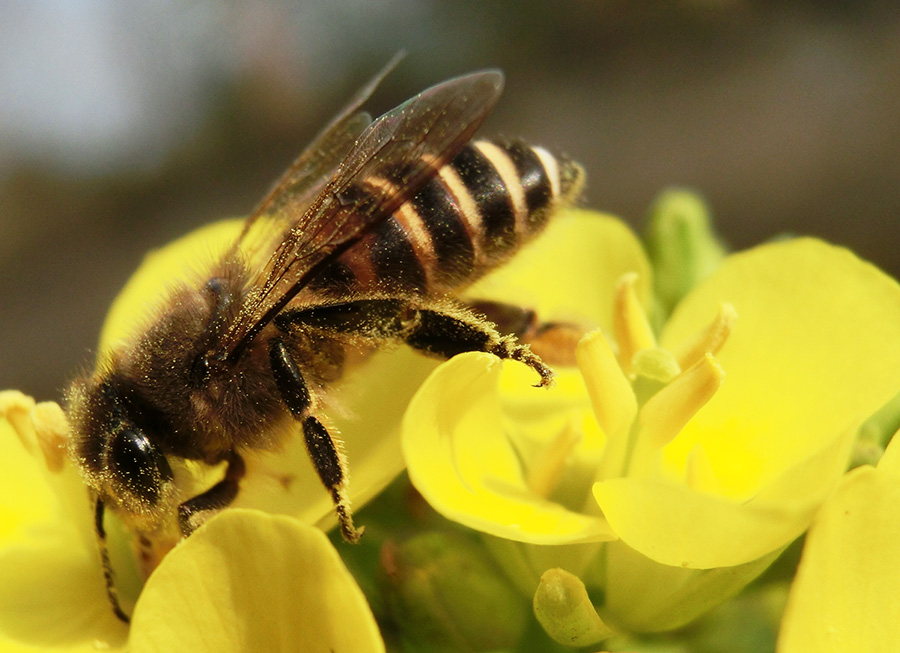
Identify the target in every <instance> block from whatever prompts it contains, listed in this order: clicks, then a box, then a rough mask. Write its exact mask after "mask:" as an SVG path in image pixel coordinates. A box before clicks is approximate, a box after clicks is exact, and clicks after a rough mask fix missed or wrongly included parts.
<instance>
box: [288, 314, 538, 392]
mask: <svg viewBox="0 0 900 653" xmlns="http://www.w3.org/2000/svg"><path fill="white" fill-rule="evenodd" d="M275 323H276V324H277V325H278V326H279V328H282V329H286V328H289V325H290V324H304V325H307V326H312V327H317V328H321V329H327V330H329V331H332V332H338V333H351V334H356V335H359V336H363V337H368V338H375V339H398V340H402V341H404V342H406V344H408V345H409V346H410V347H412V348H414V349H418V350H419V351H422V352H425V353H428V354H432V355H435V356H440V357H442V358H450V357H451V356H455V355H456V354H461V353H463V352H467V351H484V352H488V353H490V354H494V355H495V356H499V357H500V358H510V359H512V360H517V361H521V362H522V363H525V364H526V365H528V366H529V367H531V368H532V369H534V371H536V372H537V373H538V374H539V375H540V377H541V381H540V383H538V384H537V385H538V386H546V385H549V384H550V382H551V380H552V379H553V372H552V371H551V370H550V368H549V367H547V366H546V365H545V364H544V362H543V361H542V360H541V359H540V357H539V356H538V355H536V354H534V353H533V352H532V351H531V349H530V348H529V347H528V345H523V344H521V343H520V342H519V341H518V340H517V339H516V337H515V336H514V335H506V336H502V335H500V334H499V333H498V332H497V329H496V327H495V326H494V325H493V324H492V323H491V322H489V321H488V320H486V319H484V318H482V317H480V316H478V315H477V314H476V313H474V312H473V311H471V310H469V309H467V308H465V307H463V306H459V305H456V304H450V303H449V302H435V303H419V302H418V301H416V300H407V299H360V300H357V301H353V302H347V303H344V304H333V305H330V306H317V307H314V308H308V309H298V310H294V311H286V312H284V313H282V314H281V315H279V316H278V317H277V318H276V319H275Z"/></svg>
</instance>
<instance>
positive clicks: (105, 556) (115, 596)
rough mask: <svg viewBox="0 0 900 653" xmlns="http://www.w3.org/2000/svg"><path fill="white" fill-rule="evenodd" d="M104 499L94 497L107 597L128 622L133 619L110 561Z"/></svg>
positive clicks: (116, 612)
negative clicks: (124, 607) (122, 603)
mask: <svg viewBox="0 0 900 653" xmlns="http://www.w3.org/2000/svg"><path fill="white" fill-rule="evenodd" d="M103 509H104V503H103V499H101V498H100V497H96V498H95V499H94V529H95V531H96V533H97V545H98V547H99V548H100V564H101V565H103V580H104V581H106V598H108V599H109V604H110V605H111V606H112V610H113V613H115V615H116V616H117V617H118V618H119V619H121V620H122V621H124V622H125V623H126V624H127V623H129V622H130V621H131V619H130V618H129V616H128V615H127V614H125V611H124V610H122V606H121V605H120V604H119V593H118V592H117V591H116V579H115V576H114V574H113V568H112V564H111V563H110V561H109V547H107V546H106V527H105V526H104V525H103Z"/></svg>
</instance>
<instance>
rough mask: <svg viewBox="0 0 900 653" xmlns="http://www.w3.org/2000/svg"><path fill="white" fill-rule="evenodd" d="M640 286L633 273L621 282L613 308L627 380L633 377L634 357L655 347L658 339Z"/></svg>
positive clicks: (620, 362)
mask: <svg viewBox="0 0 900 653" xmlns="http://www.w3.org/2000/svg"><path fill="white" fill-rule="evenodd" d="M637 282H638V275H637V274H636V273H633V272H632V273H629V274H626V275H624V276H623V277H622V278H621V279H619V282H618V283H617V284H616V296H615V303H614V305H613V330H614V335H615V338H616V342H617V343H618V344H619V364H620V365H621V366H622V369H623V370H624V371H625V374H626V375H628V376H631V374H632V358H633V357H634V355H635V354H636V353H637V352H639V351H640V350H642V349H650V348H653V347H656V337H655V336H654V335H653V329H652V328H651V327H650V322H649V320H648V319H647V313H646V311H644V307H643V306H641V302H640V300H639V299H638V296H637V291H636V290H635V286H636V285H637Z"/></svg>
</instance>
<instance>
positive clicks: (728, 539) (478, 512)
mask: <svg viewBox="0 0 900 653" xmlns="http://www.w3.org/2000/svg"><path fill="white" fill-rule="evenodd" d="M525 254H527V256H524V257H522V258H521V259H519V260H517V261H515V262H514V263H513V264H512V265H511V266H509V267H508V268H506V269H504V270H503V271H502V274H503V275H504V277H503V279H500V280H489V282H487V283H485V284H484V285H482V287H481V288H476V289H474V290H473V296H475V295H476V293H478V296H480V295H483V294H485V293H486V294H488V295H489V298H492V297H493V298H500V297H504V296H506V297H509V296H510V295H506V294H505V289H504V286H503V283H505V281H506V280H509V279H516V278H517V276H518V275H522V276H523V278H527V279H528V281H527V282H526V284H522V283H518V284H517V285H516V287H515V288H514V293H513V295H512V297H513V301H516V302H520V303H522V304H524V305H526V306H535V307H536V308H537V310H538V314H539V315H541V317H542V318H543V319H544V320H547V321H549V322H554V321H576V322H579V323H582V324H587V325H590V326H595V327H599V328H598V329H597V330H595V331H593V332H591V333H590V334H589V335H587V336H586V337H585V338H584V339H582V341H581V342H580V343H579V345H578V348H577V351H576V354H577V361H578V365H577V369H575V368H568V369H567V368H559V367H558V368H557V372H558V377H557V384H556V387H554V388H551V389H550V390H549V391H546V392H542V391H538V390H535V389H533V388H530V387H529V385H530V383H533V380H532V379H531V377H530V376H529V371H528V370H526V369H521V367H522V366H519V365H517V364H516V363H500V362H499V361H497V360H496V359H494V358H492V357H490V356H486V355H481V354H466V355H462V356H459V357H457V358H455V359H453V360H451V361H449V362H448V363H445V364H444V365H442V366H441V367H439V368H438V369H437V370H436V371H435V372H434V373H433V374H432V375H431V376H430V377H429V379H428V380H427V381H426V383H425V384H424V385H423V386H422V388H421V389H420V390H419V391H418V393H417V394H416V396H415V398H414V400H413V402H412V403H411V405H410V407H409V409H408V410H407V413H406V416H405V419H404V434H403V446H404V454H405V456H406V460H407V464H408V467H409V473H410V478H411V479H412V481H413V483H414V484H415V485H416V487H417V488H418V489H419V490H420V492H422V494H423V495H424V496H425V498H426V499H427V500H428V501H429V502H430V503H431V504H432V505H433V506H434V507H435V508H437V510H438V511H439V512H441V513H442V514H444V515H445V516H447V517H449V518H451V519H454V520H456V521H459V522H460V523H463V524H465V525H467V526H470V527H472V528H475V529H479V530H482V531H484V532H485V533H488V534H490V535H492V536H495V538H496V539H491V540H489V542H488V543H489V546H490V547H491V548H492V549H493V550H494V551H495V552H496V553H497V555H498V557H499V559H500V561H501V562H502V563H503V564H505V565H506V567H507V569H508V570H509V571H510V573H511V574H512V575H513V577H515V578H518V579H519V585H520V587H521V588H522V589H523V590H526V591H528V592H534V591H535V588H537V587H538V586H539V583H540V577H541V574H542V573H543V572H544V571H545V570H547V569H551V568H554V567H561V568H563V569H565V570H566V571H567V572H571V573H572V574H575V575H577V576H579V577H581V578H582V579H583V580H584V583H585V584H586V585H587V587H588V589H589V590H590V589H593V590H600V591H601V593H602V596H603V597H604V600H603V603H602V605H599V606H597V608H598V609H599V611H600V615H601V616H602V617H603V619H604V620H605V621H606V622H608V623H610V624H612V625H613V626H615V627H616V628H618V629H619V630H630V631H658V630H665V629H670V628H675V627H678V626H680V625H682V624H684V623H686V622H687V621H690V620H691V619H693V618H695V617H696V616H698V615H699V614H701V613H702V612H704V611H705V610H707V609H708V608H710V607H712V606H713V605H715V604H716V603H719V602H721V601H722V600H723V599H725V598H727V597H728V596H730V595H732V594H734V593H735V592H737V591H738V590H739V589H740V588H742V587H743V586H744V585H745V584H746V583H747V582H749V580H751V579H752V578H753V577H755V576H756V575H758V574H759V573H760V572H761V571H762V570H763V569H765V567H766V566H767V565H768V564H769V563H770V562H771V561H772V560H773V559H774V558H775V556H777V554H778V553H779V552H780V551H781V550H782V549H783V548H784V547H785V546H786V545H787V544H789V543H790V542H791V541H792V540H794V539H795V538H796V537H797V536H798V535H799V534H801V533H802V532H803V531H804V530H805V529H806V528H807V526H808V525H809V523H810V520H811V519H812V516H813V514H814V513H815V511H816V509H817V508H818V507H819V505H820V504H821V503H822V501H823V500H824V498H825V497H826V496H827V495H828V493H829V492H830V491H831V490H832V488H833V486H834V484H835V483H836V482H837V480H838V479H839V477H840V475H841V474H842V472H843V470H844V469H845V467H846V464H847V460H848V456H849V452H850V449H851V446H852V442H853V437H854V434H855V432H856V429H857V428H858V426H859V424H860V423H861V421H862V420H863V419H865V418H866V417H867V416H868V415H869V414H871V413H872V412H873V411H875V410H876V409H877V408H878V407H879V406H880V405H881V404H883V403H884V402H885V401H887V399H889V398H890V397H891V396H892V395H893V394H894V393H896V391H897V389H898V388H900V288H898V286H897V284H896V283H895V282H894V281H893V280H891V279H889V278H888V277H886V276H885V275H884V274H882V273H881V272H879V271H878V270H877V269H875V268H874V267H873V266H871V265H869V264H867V263H865V262H862V261H860V260H859V259H858V258H856V257H855V256H854V255H853V254H852V253H850V252H848V251H846V250H843V249H840V248H837V247H833V246H830V245H827V244H825V243H823V242H821V241H816V240H812V239H797V240H792V241H784V242H778V243H773V244H768V245H764V246H760V247H757V248H755V249H752V250H749V251H747V252H744V253H741V254H736V255H733V256H730V257H728V258H727V259H726V260H725V261H724V262H723V263H722V265H721V266H720V267H719V268H718V269H717V270H716V271H715V272H714V273H712V275H711V276H709V277H708V278H707V279H706V280H705V281H704V282H703V283H701V284H700V285H699V286H698V287H697V288H695V289H694V290H693V291H692V292H691V293H690V294H689V295H688V296H687V297H685V298H684V299H683V301H682V302H681V303H680V304H679V305H678V306H677V307H676V308H675V310H674V312H673V314H672V316H671V318H670V319H669V321H668V322H667V323H666V324H665V326H664V327H663V328H662V331H661V332H660V333H659V336H658V338H657V336H656V334H655V333H654V330H653V329H652V328H651V327H650V324H649V320H648V319H647V317H646V307H647V306H648V304H649V300H648V297H647V293H646V290H645V288H646V287H648V284H649V283H650V281H651V280H650V279H649V276H650V275H649V271H648V270H647V263H646V261H645V260H644V257H643V254H642V253H641V250H640V247H639V245H638V243H637V241H636V239H635V238H634V237H633V236H632V235H631V234H630V232H628V231H627V229H625V228H624V227H623V226H622V225H621V223H619V222H617V221H615V220H613V219H611V218H608V217H603V216H599V215H596V214H583V213H574V214H572V215H569V216H562V217H561V218H560V219H558V220H557V222H556V223H555V224H554V225H551V232H550V233H549V234H548V236H547V237H546V238H542V239H540V240H539V241H538V242H537V243H536V245H535V246H534V248H532V249H531V250H530V251H528V252H526V253H525ZM536 262H537V265H536ZM523 266H524V267H523ZM528 266H531V267H528ZM616 280H618V282H616ZM528 293H530V295H529V294H528ZM507 301H508V300H507ZM513 542H516V543H523V544H513ZM538 545H544V546H538ZM545 545H556V546H545ZM592 595H597V594H596V592H592ZM580 643H581V644H583V645H586V644H589V643H590V642H588V641H582V642H580Z"/></svg>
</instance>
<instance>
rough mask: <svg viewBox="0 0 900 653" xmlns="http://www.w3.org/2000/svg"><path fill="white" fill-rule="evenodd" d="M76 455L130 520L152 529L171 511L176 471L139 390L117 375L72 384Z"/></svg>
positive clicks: (88, 478) (95, 485)
mask: <svg viewBox="0 0 900 653" xmlns="http://www.w3.org/2000/svg"><path fill="white" fill-rule="evenodd" d="M67 399H68V413H69V419H70V423H71V427H72V430H73V438H72V447H71V448H72V454H73V456H74V458H75V460H76V461H77V463H78V465H79V466H80V468H81V473H82V476H83V477H84V479H85V482H86V483H87V485H88V486H90V488H91V489H92V490H93V491H94V492H96V493H97V496H98V497H99V498H100V499H102V500H103V501H104V502H105V503H107V504H109V505H111V506H112V507H113V508H114V509H116V510H117V512H119V513H120V514H122V516H123V517H124V518H125V519H126V521H128V522H129V523H131V524H133V525H134V526H136V527H138V528H140V529H141V530H152V529H153V528H155V527H156V526H157V525H159V523H160V521H161V520H162V519H163V518H164V517H165V516H166V515H167V514H168V513H169V510H171V508H172V501H173V497H174V493H175V488H174V482H173V476H172V469H171V467H170V466H169V462H168V460H167V459H166V456H165V453H164V452H163V451H162V450H161V449H160V447H159V445H158V444H157V443H156V442H155V441H154V437H153V433H154V430H155V429H154V428H152V427H153V426H154V423H153V420H152V419H148V416H147V414H146V413H147V409H146V408H145V407H143V406H141V402H140V401H139V398H138V396H137V395H136V394H135V389H134V388H133V387H131V385H130V384H128V383H127V382H125V381H124V380H123V379H120V378H117V377H116V376H114V375H110V376H107V377H103V376H94V377H92V378H88V379H82V380H80V381H77V382H76V383H74V384H73V385H72V387H71V388H70V390H69V393H68V397H67Z"/></svg>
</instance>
